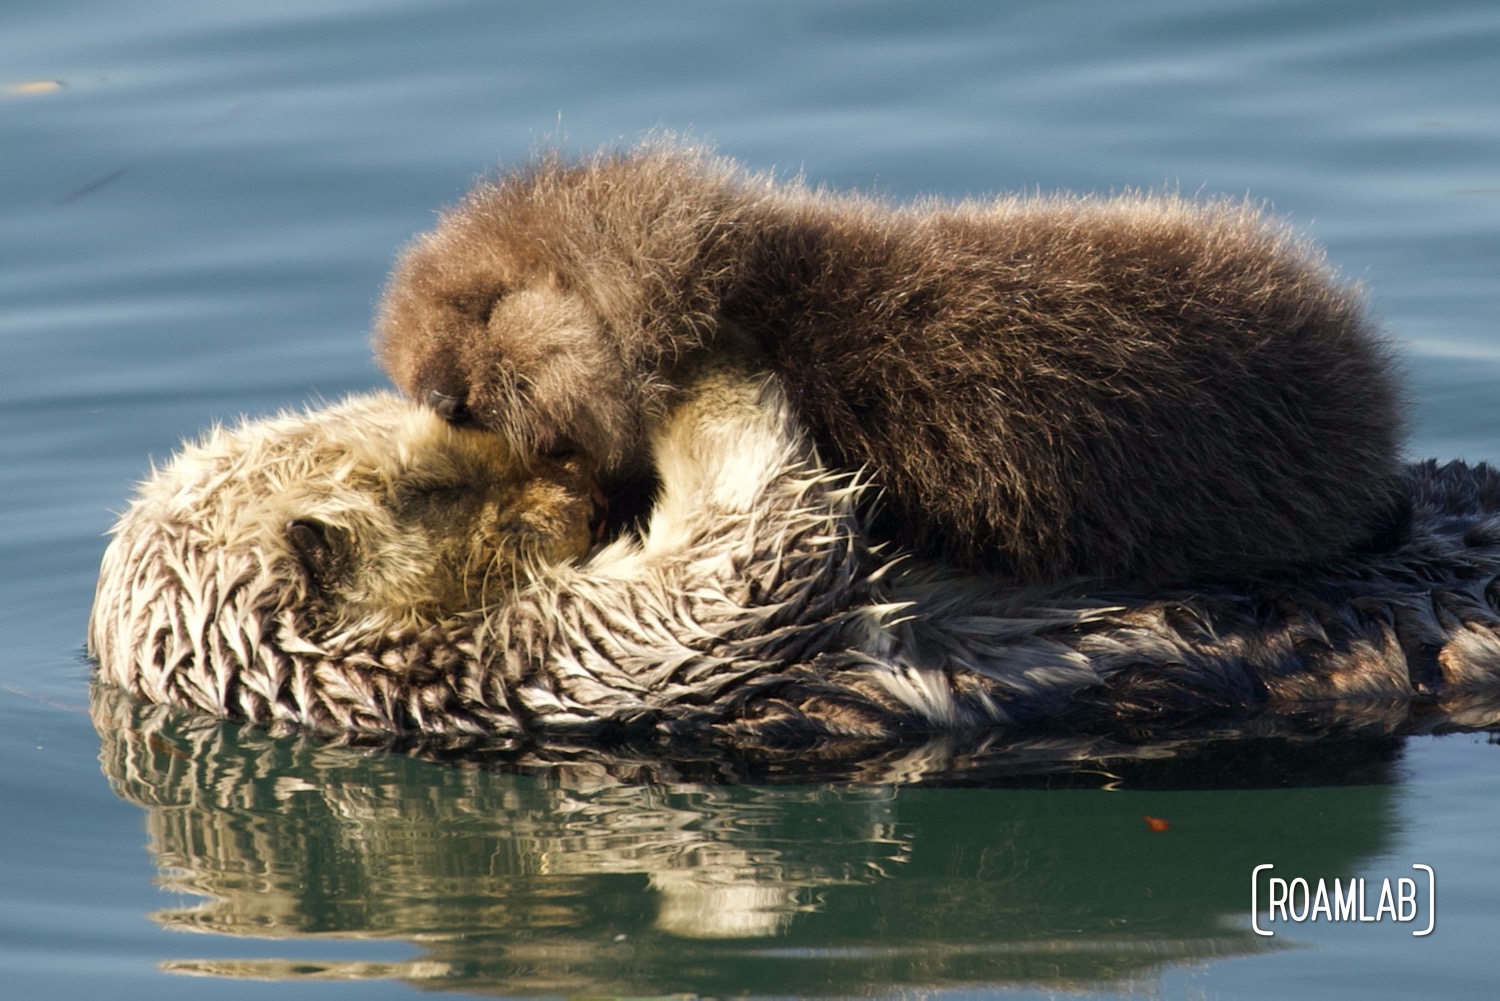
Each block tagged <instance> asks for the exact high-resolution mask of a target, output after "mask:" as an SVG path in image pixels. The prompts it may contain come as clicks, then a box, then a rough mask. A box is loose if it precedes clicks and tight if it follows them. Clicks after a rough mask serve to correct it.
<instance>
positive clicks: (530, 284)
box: [375, 162, 657, 470]
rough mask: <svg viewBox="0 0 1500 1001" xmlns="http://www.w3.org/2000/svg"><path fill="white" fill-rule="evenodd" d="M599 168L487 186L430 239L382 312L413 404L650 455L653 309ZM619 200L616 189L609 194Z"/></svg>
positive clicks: (552, 166)
mask: <svg viewBox="0 0 1500 1001" xmlns="http://www.w3.org/2000/svg"><path fill="white" fill-rule="evenodd" d="M596 180H597V179H591V175H590V173H589V172H588V171H585V170H581V169H571V168H569V167H567V166H565V165H562V164H560V163H552V162H547V163H542V164H538V165H536V166H535V168H534V170H533V171H532V172H530V173H523V174H518V175H514V176H508V177H505V178H502V179H501V180H499V181H497V182H495V183H490V184H482V185H480V186H479V187H478V188H476V189H475V190H474V191H473V192H471V193H470V194H469V195H468V197H467V198H466V199H465V200H464V201H463V202H462V203H460V204H459V205H458V206H457V207H455V208H453V209H452V210H450V211H448V212H446V213H444V214H443V216H442V218H441V219H440V221H439V223H438V226H437V227H436V228H435V229H434V230H432V231H431V232H429V233H426V234H424V235H422V236H420V237H418V238H417V239H416V240H415V241H414V242H413V243H412V244H411V245H410V246H409V247H407V248H406V250H405V251H404V252H403V254H402V256H401V259H400V260H399V262H398V263H397V266H396V268H395V269H394V271H393V273H392V275H391V278H390V281H389V283H388V284H387V286H386V289H385V292H384V295H383V296H382V299H381V304H380V307H379V310H378V314H377V317H376V329H377V335H376V340H375V347H376V353H377V356H378V358H379V361H380V363H381V365H382V366H383V367H384V368H385V370H386V372H387V373H388V374H389V375H390V376H391V379H392V380H393V381H394V382H395V383H396V385H397V386H399V387H400V388H401V389H402V391H403V392H405V393H406V394H407V396H408V397H409V398H410V399H412V400H413V401H414V402H416V403H419V404H422V405H424V406H429V407H432V408H434V409H435V410H436V411H437V412H438V413H439V415H440V416H442V417H444V418H445V419H446V420H449V421H450V422H452V423H454V424H457V425H467V424H472V425H477V426H479V427H482V428H484V429H486V430H489V431H492V432H496V433H498V434H500V435H501V436H502V437H504V438H505V439H506V440H507V441H508V442H510V444H511V446H512V447H513V448H515V449H517V450H518V451H521V452H525V453H528V454H555V453H558V452H567V451H579V450H581V451H583V452H585V453H587V454H588V455H590V456H591V457H593V458H594V459H595V461H597V462H598V463H599V464H600V465H601V466H602V467H603V468H605V469H606V470H615V469H620V468H625V467H630V468H637V467H639V466H640V465H641V464H642V463H643V462H644V447H645V446H644V439H645V432H644V425H645V421H646V416H645V414H646V412H647V411H648V410H650V408H651V405H652V404H651V403H650V396H651V394H652V393H654V392H655V391H656V386H655V383H656V381H657V380H652V379H649V378H642V377H641V376H640V373H638V372H635V368H636V367H637V366H638V359H639V356H640V355H641V353H642V349H641V346H640V345H639V344H633V343H631V342H632V340H633V339H639V336H640V335H638V334H637V333H635V331H636V330H638V328H639V327H640V325H641V314H642V312H643V311H644V309H645V306H644V305H643V304H642V301H641V297H642V296H643V295H644V294H645V293H644V291H643V290H642V288H641V282H640V281H639V280H635V279H634V278H633V276H632V275H631V274H630V268H631V266H632V265H631V260H632V258H631V255H630V254H628V253H622V252H620V251H619V249H618V248H612V249H605V248H604V247H601V246H600V245H599V244H600V243H601V242H602V243H609V242H610V239H609V238H608V237H606V236H604V235H602V234H601V230H609V229H610V228H611V227H610V226H609V224H608V219H607V217H608V214H609V212H608V209H607V207H604V206H601V205H600V204H599V202H600V201H601V199H604V196H601V195H600V194H599V193H598V192H597V191H595V190H593V189H594V187H596V186H597V185H596V184H595V183H594V181H596ZM604 200H607V199H604Z"/></svg>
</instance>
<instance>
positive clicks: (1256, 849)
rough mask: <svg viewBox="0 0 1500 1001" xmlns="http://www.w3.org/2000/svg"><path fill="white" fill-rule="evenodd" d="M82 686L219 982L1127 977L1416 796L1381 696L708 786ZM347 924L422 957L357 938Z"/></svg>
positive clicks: (1356, 851)
mask: <svg viewBox="0 0 1500 1001" xmlns="http://www.w3.org/2000/svg"><path fill="white" fill-rule="evenodd" d="M92 711H93V714H94V720H95V725H96V727H97V729H98V732H99V735H100V740H101V754H100V760H101V762H102V766H103V768H104V771H105V772H106V774H107V775H108V777H109V779H110V781H111V783H112V784H113V785H114V788H115V789H116V791H117V792H118V793H119V794H120V795H121V796H122V797H124V798H125V799H126V800H128V801H130V802H132V803H134V804H137V805H138V806H140V807H141V808H142V809H143V810H144V812H145V817H146V831H147V834H148V837H149V844H150V850H151V854H152V857H153V859H154V861H155V863H156V865H157V866H159V867H160V870H161V878H162V885H163V887H164V889H166V890H168V891H171V892H173V893H187V894H192V895H194V896H195V897H201V898H202V899H201V900H199V901H194V902H191V903H188V904H184V903H183V902H182V900H181V898H177V899H173V900H171V901H169V902H168V903H166V904H165V905H164V906H166V907H168V909H166V910H162V911H159V912H157V913H155V914H154V915H153V917H154V919H155V920H156V921H157V922H159V923H160V924H162V925H163V926H166V927H170V928H177V929H189V930H193V931H199V932H207V933H212V934H217V935H230V936H246V937H251V938H255V939H258V940H261V943H260V944H258V945H247V946H236V945H222V944H221V945H220V946H218V947H217V948H222V950H223V953H224V954H225V958H224V959H222V960H217V959H205V958H198V959H188V958H184V959H182V960H180V961H174V962H171V963H169V964H167V967H166V968H167V969H169V970H174V971H178V972H185V973H197V974H204V973H207V974H216V975H220V976H232V977H253V978H264V977H286V978H296V977H310V976H319V977H328V978H352V977H371V976H382V977H398V978H403V979H410V980H413V981H418V982H420V983H422V984H423V985H424V986H428V987H433V988H446V989H451V990H465V991H472V992H476V993H487V992H494V993H502V994H511V995H514V994H532V993H536V994H549V995H560V994H564V993H601V994H602V993H607V994H617V995H660V994H666V993H670V992H678V991H690V992H698V993H700V994H705V995H738V994H744V993H751V994H758V995H781V996H798V995H815V994H821V993H828V994H833V995H850V994H861V995H863V994H866V993H870V992H872V991H879V992H882V993H884V992H888V991H889V990H890V989H891V988H892V987H893V986H907V985H912V986H928V987H934V986H942V985H950V986H951V985H959V984H965V983H967V984H996V985H1002V984H1010V985H1014V984H1017V983H1031V984H1037V983H1045V984H1049V985H1052V986H1054V987H1067V986H1069V985H1072V986H1075V987H1076V986H1079V985H1083V984H1087V983H1099V982H1114V983H1119V982H1120V981H1122V980H1129V979H1140V978H1143V977H1150V976H1153V975H1154V973H1155V971H1157V970H1159V969H1160V968H1161V967H1162V966H1164V965H1171V964H1172V963H1174V962H1180V961H1190V960H1202V959H1206V958H1209V957H1216V956H1226V955H1244V954H1251V953H1256V952H1259V951H1262V950H1263V949H1265V948H1266V947H1267V945H1266V943H1265V942H1264V941H1263V940H1260V939H1258V938H1257V937H1256V936H1255V935H1254V934H1253V933H1252V932H1251V931H1250V930H1249V928H1248V927H1245V925H1244V915H1245V908H1246V907H1247V905H1248V897H1247V888H1246V886H1245V883H1246V877H1247V875H1248V873H1249V872H1250V870H1251V867H1252V866H1254V865H1255V864H1257V863H1259V862H1262V861H1264V860H1265V857H1266V856H1271V857H1274V858H1275V859H1276V860H1277V862H1278V863H1280V864H1281V866H1282V867H1283V868H1284V869H1285V870H1286V871H1296V872H1306V873H1321V874H1327V875H1329V876H1330V877H1332V876H1334V875H1340V874H1347V873H1354V872H1358V871H1362V870H1364V869H1366V868H1367V867H1368V866H1369V865H1370V864H1371V860H1372V859H1375V858H1377V857H1379V856H1380V855H1381V854H1382V853H1387V852H1390V851H1391V850H1392V848H1393V844H1394V840H1393V827H1394V825H1395V824H1396V823H1397V818H1398V817H1399V816H1400V815H1401V810H1400V808H1399V805H1400V798H1399V797H1400V790H1399V787H1398V786H1397V785H1395V784H1394V776H1395V774H1396V773H1397V770H1398V769H1397V764H1398V763H1399V761H1400V752H1401V741H1400V740H1399V739H1397V738H1393V737H1391V736H1389V734H1391V733H1394V732H1401V731H1402V730H1403V729H1404V725H1400V724H1397V725H1393V724H1392V722H1391V721H1390V720H1382V719H1376V718H1371V719H1367V720H1365V721H1363V722H1362V723H1359V724H1358V725H1356V726H1355V727H1354V729H1356V730H1357V731H1358V732H1359V734H1361V735H1359V736H1354V737H1346V738H1345V739H1333V740H1329V739H1322V740H1317V741H1307V740H1298V739H1284V740H1283V739H1275V740H1270V739H1259V740H1248V739H1244V735H1243V734H1242V735H1241V739H1239V740H1236V741H1230V742H1221V743H1206V744H1193V743H1190V742H1181V743H1155V744H1149V745H1143V746H1126V745H1123V744H1120V743H1117V742H1110V741H1100V740H1094V741H1089V740H1082V739H1071V740H1046V741H1041V740H1037V741H1031V742H1026V743H1020V744H1010V745H1006V744H995V745H991V746H989V747H987V748H986V747H984V746H982V745H981V746H977V747H969V746H966V745H964V744H963V743H962V742H956V741H955V742H949V741H945V740H937V741H934V742H932V743H928V744H921V745H908V746H904V747H887V748H884V749H882V750H880V751H878V752H876V751H873V750H872V751H871V752H870V756H869V757H868V758H867V759H866V760H865V761H864V762H863V763H862V764H860V765H859V766H857V768H855V769H854V770H851V771H850V772H848V773H846V774H848V775H852V776H856V777H858V778H861V779H863V780H864V781H860V782H839V783H823V784H808V783H806V782H805V781H800V780H797V779H798V776H797V775H796V774H794V773H787V774H786V775H785V777H786V778H788V779H791V780H794V781H789V782H787V783H785V784H775V783H773V784H754V785H737V784H733V783H729V784H726V783H723V782H720V783H705V782H701V781H698V779H701V778H703V777H706V776H707V775H709V774H710V772H708V771H706V769H709V768H713V769H717V770H718V771H717V774H718V776H719V777H720V778H725V777H728V778H733V777H735V775H734V772H733V769H734V768H735V767H736V766H735V764H734V762H733V760H732V759H730V758H729V756H726V755H724V754H723V753H722V752H720V753H718V754H717V755H716V756H714V758H713V764H712V765H709V764H707V761H708V756H707V755H705V757H704V759H703V760H702V761H695V760H693V759H692V758H691V756H690V755H688V754H687V753H686V751H685V750H683V756H682V757H681V759H680V760H672V759H671V757H670V752H668V755H667V756H666V757H664V756H663V755H662V754H661V753H659V751H660V749H653V750H652V751H650V752H649V753H639V754H632V753H630V752H628V751H625V750H621V751H619V752H605V751H599V750H598V749H580V748H574V749H573V751H572V753H571V754H570V753H569V752H568V751H567V750H565V749H558V748H533V749H531V750H527V751H517V752H515V753H514V754H513V755H511V756H510V757H509V758H508V759H507V765H508V767H506V768H500V767H476V766H474V765H473V764H472V763H470V764H467V765H466V764H464V763H462V762H454V761H451V760H450V761H448V762H443V763H439V762H433V761H426V760H421V759H420V758H418V757H414V756H408V755H401V754H371V753H369V752H368V750H366V749H363V748H360V747H347V746H341V745H340V744H339V743H338V742H336V741H330V740H320V739H307V738H305V737H298V736H280V737H278V736H275V735H273V734H271V733H269V732H268V731H267V730H266V729H265V728H263V727H259V726H254V725H250V724H233V723H224V722H222V721H217V720H212V719H208V718H205V717H202V716H194V715H191V714H188V713H185V712H181V711H179V710H175V709H172V708H169V707H163V706H148V705H143V704H142V703H140V702H139V701H136V700H133V699H131V698H129V697H128V696H125V695H124V694H123V693H121V692H120V691H118V690H117V689H114V688H111V687H109V686H104V685H97V686H95V689H94V692H93V705H92ZM1475 718H1476V720H1477V719H1479V717H1475ZM1487 718H1488V720H1489V721H1490V722H1491V723H1492V724H1493V722H1494V720H1495V719H1496V716H1495V713H1494V712H1493V707H1492V709H1491V711H1490V712H1489V715H1488V717H1487ZM497 761H498V759H491V763H492V764H495V763H497ZM922 783H925V785H924V784H922ZM950 783H951V784H962V786H963V788H944V785H946V784H950ZM1225 784H1232V785H1233V786H1234V788H1233V789H1232V791H1227V792H1225V791H1214V789H1215V788H1216V787H1218V786H1220V785H1225ZM1006 786H1009V788H1006ZM1059 787H1069V788H1071V789H1072V790H1073V791H1072V792H1060V791H1059ZM1106 790H1108V791H1106ZM1163 790H1174V791H1173V792H1172V793H1170V794H1168V795H1165V796H1164V794H1163ZM1183 790H1194V791H1183ZM1247 790H1253V791H1247ZM1142 814H1154V815H1162V814H1164V815H1166V816H1167V817H1168V818H1169V819H1170V820H1171V821H1172V824H1173V827H1172V830H1171V831H1169V832H1168V833H1167V834H1165V835H1158V834H1153V833H1152V832H1151V831H1150V830H1149V829H1148V828H1147V826H1146V825H1145V824H1144V823H1142V820H1141V815H1142ZM895 916H899V920H897V919H896V917H895ZM286 939H296V940H302V939H308V940H311V939H316V940H319V941H321V942H323V943H325V944H324V946H323V947H324V948H326V949H327V950H328V953H329V958H330V959H332V958H334V957H343V958H344V959H345V960H350V961H347V962H337V961H330V962H326V963H320V962H312V961H309V957H310V956H311V957H314V958H321V957H319V956H318V953H316V952H315V951H313V950H314V949H315V948H317V947H316V946H311V945H309V944H307V943H305V942H304V943H299V944H298V945H297V946H295V947H284V946H282V945H278V944H277V941H278V940H286ZM329 940H339V941H340V942H344V943H345V944H341V945H332V944H328V943H329ZM348 940H396V941H404V942H409V943H410V944H411V946H412V947H414V948H415V949H416V950H417V955H415V956H411V957H409V958H408V955H407V954H403V955H402V957H401V958H398V959H395V960H391V961H386V962H376V961H374V960H390V958H391V951H390V950H389V949H380V950H376V951H373V955H372V956H371V957H370V958H371V960H372V961H370V962H361V961H359V960H360V959H361V958H362V954H361V953H360V952H359V951H358V949H357V947H356V946H353V945H350V944H347V943H348ZM183 952H184V953H186V954H190V955H192V956H197V957H205V956H207V957H212V956H215V955H216V952H217V949H216V946H215V943H214V941H213V940H211V939H209V940H204V939H199V940H197V941H196V942H194V943H192V944H191V945H188V946H185V947H183ZM230 954H233V955H234V956H238V957H240V958H237V959H236V958H229V956H230ZM294 956H295V957H300V958H296V959H294V958H292V957H294Z"/></svg>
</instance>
